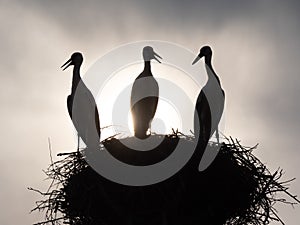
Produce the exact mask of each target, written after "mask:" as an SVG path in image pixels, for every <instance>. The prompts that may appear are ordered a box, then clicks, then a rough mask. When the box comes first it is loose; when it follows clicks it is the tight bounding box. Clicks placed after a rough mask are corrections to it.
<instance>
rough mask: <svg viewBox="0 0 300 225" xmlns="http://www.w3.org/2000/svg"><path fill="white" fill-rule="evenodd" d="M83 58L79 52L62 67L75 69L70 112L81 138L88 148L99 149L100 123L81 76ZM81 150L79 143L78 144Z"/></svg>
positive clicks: (69, 98)
mask: <svg viewBox="0 0 300 225" xmlns="http://www.w3.org/2000/svg"><path fill="white" fill-rule="evenodd" d="M82 62H83V56H82V54H81V53H79V52H75V53H73V54H72V56H71V58H70V59H69V60H68V61H67V62H66V63H65V64H64V65H62V66H61V68H63V70H65V69H67V68H68V67H69V66H71V65H72V66H74V67H73V79H72V90H71V94H70V95H69V96H68V98H67V106H68V112H69V115H70V117H71V119H72V122H73V124H74V127H75V128H76V130H77V133H78V142H79V137H80V138H81V139H82V141H83V142H84V143H85V144H86V146H87V147H97V146H98V145H99V141H100V121H99V114H98V108H97V105H96V102H95V99H94V97H93V95H92V93H91V92H90V90H89V89H88V88H87V86H86V85H85V84H84V82H83V80H82V79H81V76H80V67H81V64H82ZM78 149H79V143H78Z"/></svg>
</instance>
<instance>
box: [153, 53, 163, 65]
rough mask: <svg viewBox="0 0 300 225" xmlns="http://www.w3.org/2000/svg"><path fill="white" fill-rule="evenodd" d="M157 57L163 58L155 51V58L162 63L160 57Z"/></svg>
mask: <svg viewBox="0 0 300 225" xmlns="http://www.w3.org/2000/svg"><path fill="white" fill-rule="evenodd" d="M157 57H158V58H160V59H162V57H161V56H160V55H159V54H157V53H156V52H154V59H155V60H156V61H157V62H159V63H161V61H159V59H158V58H157Z"/></svg>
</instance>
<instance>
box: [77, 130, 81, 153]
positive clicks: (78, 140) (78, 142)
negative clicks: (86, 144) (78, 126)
mask: <svg viewBox="0 0 300 225" xmlns="http://www.w3.org/2000/svg"><path fill="white" fill-rule="evenodd" d="M79 144H80V137H79V134H78V133H77V152H79Z"/></svg>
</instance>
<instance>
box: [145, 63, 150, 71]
mask: <svg viewBox="0 0 300 225" xmlns="http://www.w3.org/2000/svg"><path fill="white" fill-rule="evenodd" d="M144 71H151V63H150V61H145V66H144Z"/></svg>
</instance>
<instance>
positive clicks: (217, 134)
mask: <svg viewBox="0 0 300 225" xmlns="http://www.w3.org/2000/svg"><path fill="white" fill-rule="evenodd" d="M216 138H217V143H218V144H220V135H219V127H218V126H217V129H216Z"/></svg>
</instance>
